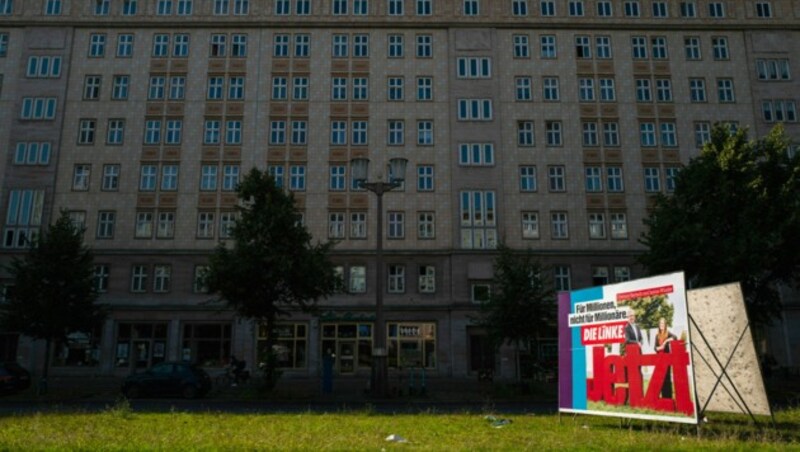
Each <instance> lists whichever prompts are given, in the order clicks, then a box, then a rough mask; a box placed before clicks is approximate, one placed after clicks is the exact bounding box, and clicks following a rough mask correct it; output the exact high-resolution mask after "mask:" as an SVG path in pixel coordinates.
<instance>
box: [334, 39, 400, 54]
mask: <svg viewBox="0 0 800 452" xmlns="http://www.w3.org/2000/svg"><path fill="white" fill-rule="evenodd" d="M338 36H343V37H344V44H343V45H344V55H337V54H336V49H335V47H334V55H333V56H334V57H337V56H339V57H343V56H347V35H338ZM335 38H336V35H334V40H333V45H334V46H336V43H337V42H336V39H335ZM386 39H387V48H388V52H387V54H388V57H389V58H403V35H389V36H387V38H386ZM340 45H342V44H340ZM340 53H341V52H340Z"/></svg>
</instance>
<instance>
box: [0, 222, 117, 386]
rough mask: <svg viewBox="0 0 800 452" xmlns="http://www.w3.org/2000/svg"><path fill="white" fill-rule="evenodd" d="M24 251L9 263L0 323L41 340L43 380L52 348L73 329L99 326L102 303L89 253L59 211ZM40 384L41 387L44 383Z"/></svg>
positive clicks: (84, 329)
mask: <svg viewBox="0 0 800 452" xmlns="http://www.w3.org/2000/svg"><path fill="white" fill-rule="evenodd" d="M29 245H30V246H29V249H28V252H27V254H25V255H24V256H23V257H21V258H20V257H14V258H13V260H12V262H11V264H10V265H9V266H8V271H9V273H10V274H11V276H12V277H13V280H14V281H13V285H12V286H11V287H9V290H8V294H7V298H6V303H4V304H2V305H0V323H2V325H3V327H4V328H6V329H9V330H12V331H19V332H20V333H22V334H24V335H26V336H30V337H32V338H34V339H41V340H44V341H45V361H44V369H43V371H42V380H43V381H46V380H47V375H48V369H49V363H50V348H51V345H52V343H53V342H55V341H62V340H63V341H66V340H67V339H68V338H67V336H68V335H69V334H71V333H75V332H90V331H93V330H94V328H95V327H98V326H100V324H101V322H102V320H103V318H104V317H105V311H104V309H103V308H102V307H101V306H100V305H99V304H97V303H96V300H97V289H96V286H95V282H94V263H93V256H92V253H91V252H90V251H89V249H88V248H86V247H85V246H84V244H83V231H82V230H79V229H77V228H76V227H75V226H74V225H73V224H72V222H71V221H70V219H69V216H68V215H67V213H66V212H64V211H62V212H61V215H60V216H59V218H58V220H56V222H55V224H53V225H51V226H50V227H49V228H48V229H47V230H46V231H44V232H42V233H41V234H40V235H39V237H37V238H34V239H33V240H31V242H30V244H29ZM43 389H44V388H43Z"/></svg>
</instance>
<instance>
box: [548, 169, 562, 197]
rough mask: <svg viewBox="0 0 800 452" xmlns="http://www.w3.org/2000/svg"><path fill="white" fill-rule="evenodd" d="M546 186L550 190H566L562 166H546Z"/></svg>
mask: <svg viewBox="0 0 800 452" xmlns="http://www.w3.org/2000/svg"><path fill="white" fill-rule="evenodd" d="M547 187H548V188H549V190H550V191H551V192H563V191H566V190H567V183H566V170H565V169H564V167H563V166H548V167H547Z"/></svg>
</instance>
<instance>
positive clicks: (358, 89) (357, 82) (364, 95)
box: [353, 77, 369, 100]
mask: <svg viewBox="0 0 800 452" xmlns="http://www.w3.org/2000/svg"><path fill="white" fill-rule="evenodd" d="M368 99H369V79H368V78H366V77H356V78H354V79H353V100H368Z"/></svg>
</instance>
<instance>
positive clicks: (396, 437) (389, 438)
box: [386, 433, 408, 443]
mask: <svg viewBox="0 0 800 452" xmlns="http://www.w3.org/2000/svg"><path fill="white" fill-rule="evenodd" d="M386 441H389V442H392V443H407V442H408V440H407V439H405V438H403V437H402V436H400V435H395V434H394V433H393V434H391V435H389V436H387V437H386Z"/></svg>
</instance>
